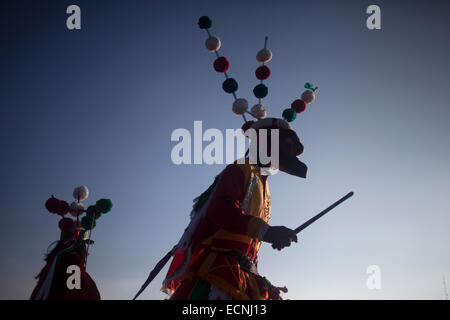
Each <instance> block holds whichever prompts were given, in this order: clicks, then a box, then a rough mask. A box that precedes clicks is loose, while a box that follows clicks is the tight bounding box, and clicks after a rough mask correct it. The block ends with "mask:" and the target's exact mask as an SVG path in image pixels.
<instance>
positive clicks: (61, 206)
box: [45, 186, 112, 252]
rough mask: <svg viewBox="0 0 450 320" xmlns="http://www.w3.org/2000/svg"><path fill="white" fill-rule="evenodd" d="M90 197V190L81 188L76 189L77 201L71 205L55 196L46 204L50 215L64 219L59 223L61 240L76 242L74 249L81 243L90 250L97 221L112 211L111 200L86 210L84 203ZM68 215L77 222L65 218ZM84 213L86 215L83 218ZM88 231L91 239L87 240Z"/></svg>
mask: <svg viewBox="0 0 450 320" xmlns="http://www.w3.org/2000/svg"><path fill="white" fill-rule="evenodd" d="M88 196H89V190H88V188H87V187H86V186H80V187H77V188H75V189H74V191H73V197H74V198H75V200H76V201H74V202H72V203H71V204H70V205H69V203H68V202H67V201H64V200H60V199H57V198H55V197H54V196H53V195H52V196H51V197H50V198H49V199H48V200H47V201H46V202H45V208H46V209H47V210H48V211H49V212H50V213H53V214H56V215H59V216H61V218H62V219H61V220H60V221H59V223H58V226H59V228H60V229H61V237H60V240H64V241H74V243H73V245H72V247H73V249H75V248H76V247H78V245H79V242H86V243H87V244H88V250H89V245H90V244H91V243H93V241H91V235H92V230H93V229H94V228H95V226H96V225H97V219H98V218H100V216H101V215H102V214H106V213H108V212H109V211H111V209H112V202H111V200H109V199H100V200H98V201H97V202H96V203H95V205H91V206H89V207H87V209H84V205H83V203H82V201H84V200H86V199H87V197H88ZM68 213H69V214H70V215H72V216H73V217H74V218H76V220H73V219H72V218H67V217H65V216H66V215H67V214H68ZM84 213H86V214H85V215H84V216H83V217H81V216H82V215H83V214H84ZM80 217H81V221H80ZM88 231H90V232H89V239H87V235H88V234H87V232H88ZM66 251H67V250H65V252H66Z"/></svg>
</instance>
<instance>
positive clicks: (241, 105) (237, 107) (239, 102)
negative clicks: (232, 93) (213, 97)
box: [233, 98, 248, 115]
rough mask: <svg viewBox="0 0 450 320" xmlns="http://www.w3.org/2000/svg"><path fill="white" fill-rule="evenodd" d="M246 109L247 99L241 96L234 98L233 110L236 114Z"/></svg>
mask: <svg viewBox="0 0 450 320" xmlns="http://www.w3.org/2000/svg"><path fill="white" fill-rule="evenodd" d="M247 110H248V101H247V100H245V99H242V98H239V99H236V100H235V101H234V102H233V112H234V113H235V114H237V115H242V114H244V113H246V112H247Z"/></svg>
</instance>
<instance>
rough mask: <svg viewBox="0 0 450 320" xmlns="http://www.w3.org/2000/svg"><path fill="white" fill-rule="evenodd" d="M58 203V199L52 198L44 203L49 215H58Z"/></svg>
mask: <svg viewBox="0 0 450 320" xmlns="http://www.w3.org/2000/svg"><path fill="white" fill-rule="evenodd" d="M59 201H60V200H59V199H57V198H55V197H54V196H52V197H51V198H48V200H47V201H45V208H46V209H47V210H48V211H49V212H51V213H55V214H58V209H59Z"/></svg>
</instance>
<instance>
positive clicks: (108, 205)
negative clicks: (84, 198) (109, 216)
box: [95, 199, 113, 213]
mask: <svg viewBox="0 0 450 320" xmlns="http://www.w3.org/2000/svg"><path fill="white" fill-rule="evenodd" d="M95 206H96V207H97V208H98V211H100V212H101V213H108V212H110V211H111V209H112V206H113V205H112V201H111V200H109V199H100V200H98V201H97V202H96V203H95Z"/></svg>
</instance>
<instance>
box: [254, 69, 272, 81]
mask: <svg viewBox="0 0 450 320" xmlns="http://www.w3.org/2000/svg"><path fill="white" fill-rule="evenodd" d="M255 75H256V78H257V79H258V80H266V79H267V78H269V77H270V69H269V67H268V66H261V67H259V68H258V69H256V71H255Z"/></svg>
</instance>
